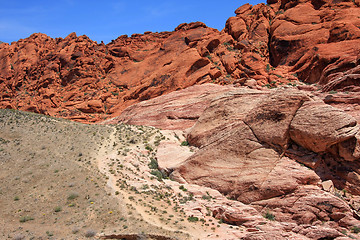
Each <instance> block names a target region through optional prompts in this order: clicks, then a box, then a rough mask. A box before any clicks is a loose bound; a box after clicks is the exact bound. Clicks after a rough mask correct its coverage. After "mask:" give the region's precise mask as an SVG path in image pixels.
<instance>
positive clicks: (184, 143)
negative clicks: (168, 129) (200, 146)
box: [181, 141, 189, 146]
mask: <svg viewBox="0 0 360 240" xmlns="http://www.w3.org/2000/svg"><path fill="white" fill-rule="evenodd" d="M181 146H189V143H188V141H183V142H182V143H181Z"/></svg>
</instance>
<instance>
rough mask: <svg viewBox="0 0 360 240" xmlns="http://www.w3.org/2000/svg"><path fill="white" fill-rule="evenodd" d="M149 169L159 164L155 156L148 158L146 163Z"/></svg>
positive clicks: (156, 167) (157, 166) (155, 167)
mask: <svg viewBox="0 0 360 240" xmlns="http://www.w3.org/2000/svg"><path fill="white" fill-rule="evenodd" d="M148 166H149V168H150V169H158V168H159V164H158V162H157V160H156V159H155V158H150V163H149V164H148Z"/></svg>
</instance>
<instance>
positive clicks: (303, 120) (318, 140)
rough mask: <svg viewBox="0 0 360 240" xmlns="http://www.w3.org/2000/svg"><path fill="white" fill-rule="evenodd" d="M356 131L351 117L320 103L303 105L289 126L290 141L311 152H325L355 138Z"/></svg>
mask: <svg viewBox="0 0 360 240" xmlns="http://www.w3.org/2000/svg"><path fill="white" fill-rule="evenodd" d="M358 131H359V127H358V126H357V122H356V120H355V119H354V118H353V117H351V116H350V115H348V114H346V113H345V112H343V111H341V110H339V109H337V108H334V107H332V106H329V105H325V104H324V102H322V101H309V102H306V103H304V104H303V105H302V106H301V108H300V109H298V111H297V113H296V115H295V117H294V119H293V120H292V122H291V126H290V136H291V139H292V140H294V141H295V142H296V143H298V144H299V145H301V146H303V147H305V148H307V149H309V150H311V151H313V152H325V151H326V150H328V149H329V148H330V147H331V146H333V145H335V144H338V143H340V142H345V141H347V140H349V139H351V138H355V135H356V134H357V132H358ZM343 155H344V154H343Z"/></svg>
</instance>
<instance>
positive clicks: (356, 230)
mask: <svg viewBox="0 0 360 240" xmlns="http://www.w3.org/2000/svg"><path fill="white" fill-rule="evenodd" d="M351 232H353V233H360V227H358V226H353V227H352V228H351Z"/></svg>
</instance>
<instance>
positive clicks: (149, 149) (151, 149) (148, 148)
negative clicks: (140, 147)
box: [145, 145, 154, 152]
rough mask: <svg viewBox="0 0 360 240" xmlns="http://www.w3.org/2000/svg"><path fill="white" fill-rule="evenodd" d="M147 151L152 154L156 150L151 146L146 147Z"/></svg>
mask: <svg viewBox="0 0 360 240" xmlns="http://www.w3.org/2000/svg"><path fill="white" fill-rule="evenodd" d="M145 149H146V150H148V151H149V152H152V151H153V150H154V149H153V148H152V147H151V146H150V145H146V147H145Z"/></svg>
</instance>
